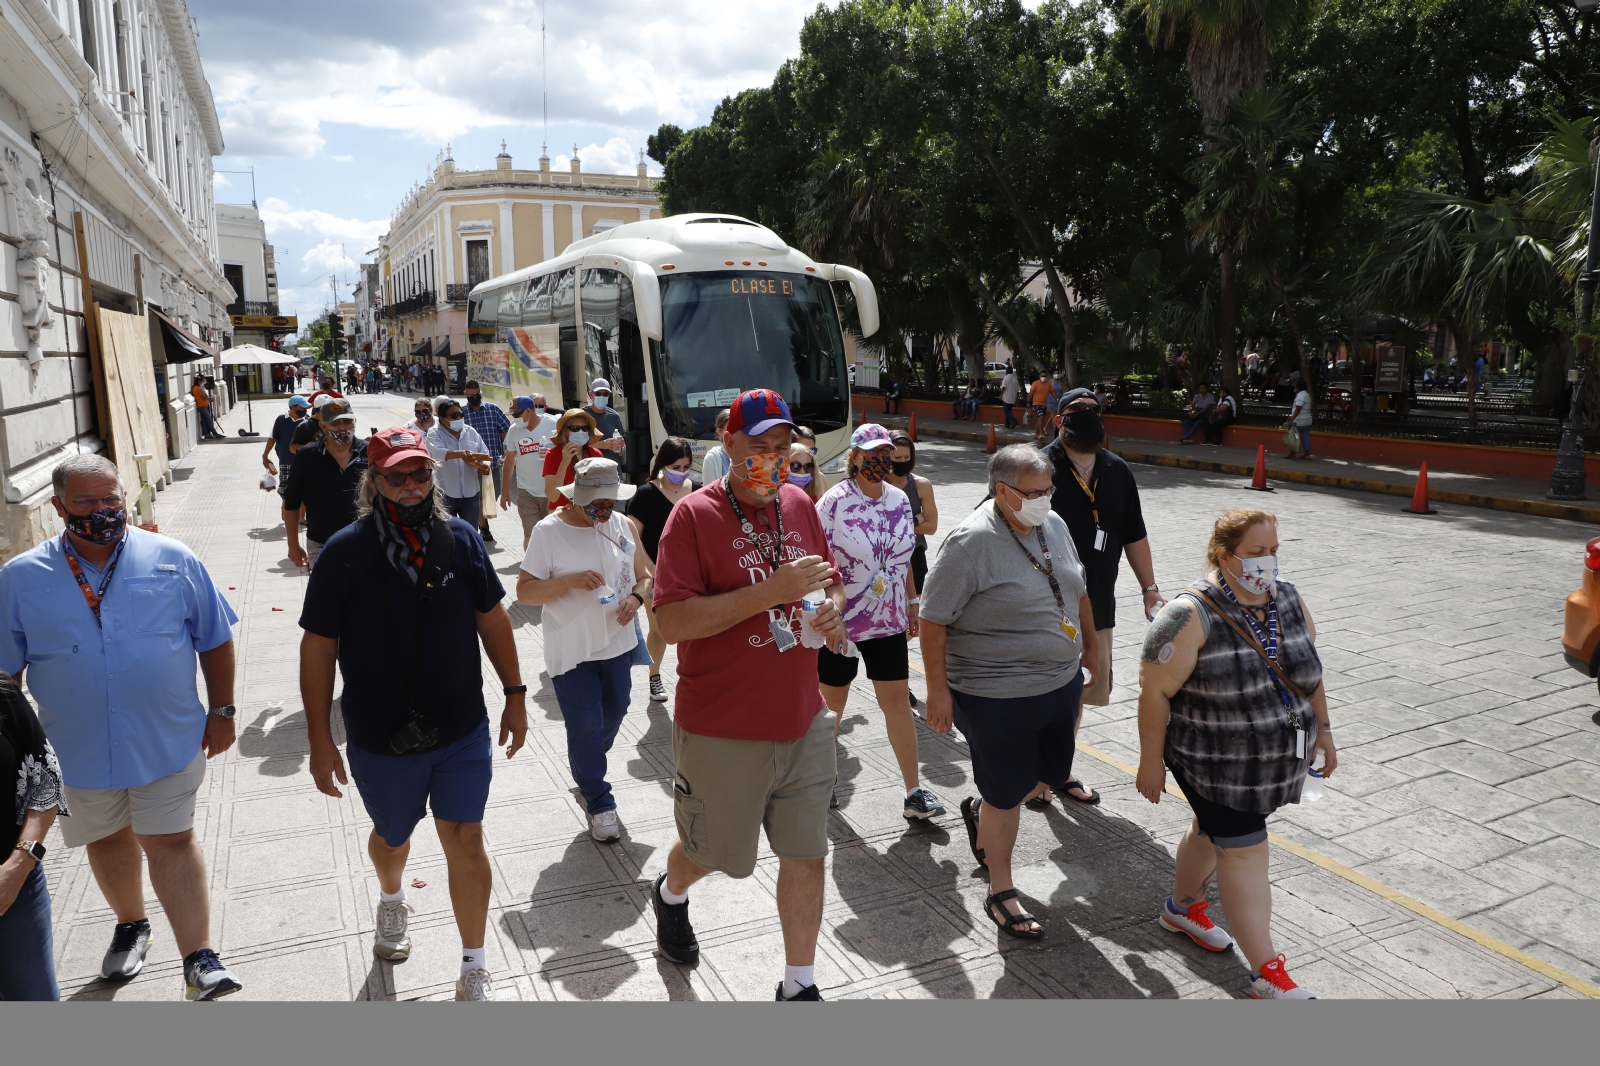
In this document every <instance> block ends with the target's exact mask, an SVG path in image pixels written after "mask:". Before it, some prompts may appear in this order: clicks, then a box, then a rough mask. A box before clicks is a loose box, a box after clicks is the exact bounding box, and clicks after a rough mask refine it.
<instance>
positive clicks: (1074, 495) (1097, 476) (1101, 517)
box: [1044, 389, 1166, 803]
mask: <svg viewBox="0 0 1600 1066" xmlns="http://www.w3.org/2000/svg"><path fill="white" fill-rule="evenodd" d="M1056 421H1057V423H1058V424H1059V425H1060V427H1061V432H1060V435H1059V436H1058V437H1057V438H1056V439H1055V440H1053V441H1051V442H1050V444H1049V446H1048V447H1046V448H1045V449H1044V453H1045V455H1046V456H1048V457H1049V459H1050V461H1051V463H1052V464H1053V465H1054V466H1055V469H1056V472H1055V495H1054V496H1053V497H1052V498H1051V508H1052V509H1053V510H1054V511H1055V512H1056V514H1058V515H1060V516H1061V519H1062V521H1064V522H1066V523H1067V529H1068V530H1069V531H1070V532H1071V533H1072V542H1073V545H1074V546H1075V547H1076V548H1077V549H1078V558H1079V559H1081V560H1083V570H1084V576H1085V578H1086V579H1087V582H1088V586H1089V603H1090V605H1091V606H1092V607H1093V608H1094V628H1095V632H1096V634H1097V635H1098V636H1099V638H1100V641H1099V643H1100V656H1099V660H1100V661H1099V662H1098V663H1088V664H1086V665H1087V666H1088V667H1089V671H1090V674H1091V675H1092V676H1091V678H1090V680H1091V681H1092V684H1090V685H1088V686H1087V687H1085V688H1084V690H1083V702H1084V703H1085V704H1086V705H1091V706H1096V707H1104V706H1105V705H1106V704H1108V703H1110V702H1111V642H1112V638H1113V636H1114V634H1113V633H1112V632H1111V629H1112V627H1114V626H1115V625H1116V607H1117V588H1116V586H1117V569H1118V566H1119V564H1120V563H1121V561H1122V555H1123V553H1124V552H1126V553H1127V556H1128V565H1129V566H1131V567H1132V568H1133V573H1134V576H1135V577H1137V578H1138V579H1139V586H1140V588H1141V589H1142V590H1143V592H1144V611H1145V618H1146V619H1150V618H1152V617H1154V616H1155V612H1156V611H1158V610H1160V609H1161V606H1162V604H1164V603H1166V598H1165V597H1163V596H1162V595H1161V590H1160V588H1158V587H1157V586H1156V577H1155V569H1154V567H1152V566H1151V563H1150V542H1149V540H1148V539H1147V538H1146V535H1145V529H1144V512H1143V511H1142V510H1141V509H1140V507H1139V486H1138V485H1137V484H1135V483H1134V480H1133V471H1131V470H1129V469H1128V464H1127V463H1125V462H1123V461H1122V459H1121V458H1120V457H1118V456H1116V455H1113V454H1112V453H1110V452H1108V451H1106V450H1105V449H1104V448H1102V447H1101V443H1102V442H1103V441H1104V440H1105V436H1106V431H1105V426H1104V424H1102V423H1101V421H1100V401H1099V400H1097V399H1096V398H1095V394H1094V392H1093V391H1091V390H1089V389H1073V390H1072V391H1071V392H1068V393H1067V394H1066V395H1065V396H1063V397H1061V406H1060V413H1059V414H1058V415H1057V416H1056ZM1082 723H1083V716H1082V715H1079V716H1078V724H1079V725H1081V724H1082ZM1067 794H1068V795H1070V796H1071V797H1072V798H1073V799H1075V800H1078V801H1079V802H1081V803H1098V802H1100V797H1099V795H1098V794H1097V793H1095V792H1093V791H1091V790H1089V789H1086V788H1084V787H1082V785H1080V784H1078V783H1077V782H1076V781H1074V782H1073V783H1072V785H1071V786H1069V787H1068V789H1067Z"/></svg>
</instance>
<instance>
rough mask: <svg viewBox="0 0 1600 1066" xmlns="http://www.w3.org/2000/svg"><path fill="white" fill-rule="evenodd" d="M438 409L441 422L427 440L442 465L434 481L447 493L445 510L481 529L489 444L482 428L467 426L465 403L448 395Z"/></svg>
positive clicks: (437, 461)
mask: <svg viewBox="0 0 1600 1066" xmlns="http://www.w3.org/2000/svg"><path fill="white" fill-rule="evenodd" d="M435 410H437V411H438V413H439V424H438V425H436V426H434V427H433V428H432V429H430V430H428V434H427V436H425V437H424V438H423V443H424V444H426V445H427V447H428V454H430V455H432V456H433V461H434V462H436V463H438V464H439V468H438V470H436V471H434V475H433V483H434V484H435V485H437V486H438V487H439V491H440V492H441V493H443V495H444V509H445V510H446V511H449V512H450V513H451V514H452V515H454V516H455V517H456V518H459V519H461V520H462V521H463V522H467V523H468V524H470V525H471V526H472V528H474V529H476V528H478V515H479V514H480V505H481V504H482V502H483V500H482V497H483V475H485V474H487V473H488V472H489V465H490V464H489V461H490V459H491V458H492V457H491V456H490V455H489V446H488V445H486V444H484V442H483V438H482V437H480V436H478V431H477V430H475V429H473V428H472V427H471V426H469V425H467V420H466V418H465V417H464V416H463V415H462V412H461V405H460V404H459V403H457V402H456V401H454V400H452V399H451V398H450V397H448V396H446V397H443V398H441V399H440V400H439V403H438V406H437V407H436V408H435Z"/></svg>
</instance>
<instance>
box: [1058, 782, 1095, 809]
mask: <svg viewBox="0 0 1600 1066" xmlns="http://www.w3.org/2000/svg"><path fill="white" fill-rule="evenodd" d="M1073 789H1077V790H1078V791H1079V792H1084V793H1087V794H1088V798H1087V799H1083V798H1080V797H1078V796H1072V790H1073ZM1061 791H1063V792H1065V793H1066V794H1067V795H1069V796H1072V798H1073V799H1075V800H1077V801H1078V802H1079V803H1081V804H1083V805H1084V806H1085V807H1093V806H1095V805H1096V804H1098V803H1099V802H1100V793H1098V792H1096V791H1095V790H1094V789H1092V788H1090V787H1089V786H1088V785H1086V784H1084V783H1083V782H1082V781H1079V780H1078V779H1077V778H1076V777H1069V778H1067V783H1066V785H1065V786H1064V787H1063V788H1062V789H1061Z"/></svg>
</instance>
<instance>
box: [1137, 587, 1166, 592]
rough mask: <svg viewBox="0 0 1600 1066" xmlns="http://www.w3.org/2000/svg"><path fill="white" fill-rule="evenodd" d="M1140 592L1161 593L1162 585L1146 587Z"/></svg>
mask: <svg viewBox="0 0 1600 1066" xmlns="http://www.w3.org/2000/svg"><path fill="white" fill-rule="evenodd" d="M1139 591H1140V592H1160V591H1161V586H1160V585H1145V586H1144V587H1143V588H1141V589H1140V590H1139Z"/></svg>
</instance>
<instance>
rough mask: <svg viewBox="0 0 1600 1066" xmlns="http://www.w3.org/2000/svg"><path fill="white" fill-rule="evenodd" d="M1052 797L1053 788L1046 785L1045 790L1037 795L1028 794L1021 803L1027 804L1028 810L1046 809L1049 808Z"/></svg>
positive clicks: (1053, 793)
mask: <svg viewBox="0 0 1600 1066" xmlns="http://www.w3.org/2000/svg"><path fill="white" fill-rule="evenodd" d="M1054 798H1055V790H1054V789H1052V788H1050V787H1049V786H1046V787H1045V790H1044V791H1043V792H1041V793H1040V794H1039V795H1037V796H1029V797H1028V798H1027V799H1026V800H1024V801H1023V803H1024V804H1026V805H1027V808H1028V810H1030V811H1047V810H1049V809H1050V801H1051V800H1052V799H1054Z"/></svg>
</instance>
